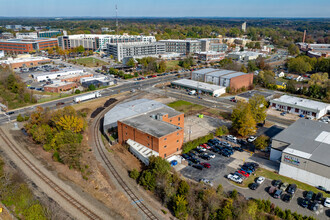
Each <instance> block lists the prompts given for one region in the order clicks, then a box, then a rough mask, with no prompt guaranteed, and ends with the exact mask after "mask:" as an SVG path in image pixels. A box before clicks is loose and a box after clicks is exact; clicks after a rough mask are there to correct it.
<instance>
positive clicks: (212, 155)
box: [207, 154, 215, 159]
mask: <svg viewBox="0 0 330 220" xmlns="http://www.w3.org/2000/svg"><path fill="white" fill-rule="evenodd" d="M207 155H209V156H210V158H212V159H213V158H215V154H207Z"/></svg>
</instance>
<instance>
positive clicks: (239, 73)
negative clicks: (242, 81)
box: [221, 72, 247, 79]
mask: <svg viewBox="0 0 330 220" xmlns="http://www.w3.org/2000/svg"><path fill="white" fill-rule="evenodd" d="M243 75H247V73H243V72H236V73H229V74H227V75H224V76H221V77H222V78H225V79H231V78H234V77H237V76H243Z"/></svg>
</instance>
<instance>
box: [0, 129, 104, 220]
mask: <svg viewBox="0 0 330 220" xmlns="http://www.w3.org/2000/svg"><path fill="white" fill-rule="evenodd" d="M0 137H1V139H2V140H3V143H6V145H7V146H8V147H9V148H10V149H11V150H12V151H13V152H14V154H15V155H16V156H17V157H18V158H19V159H20V160H21V161H22V162H23V163H24V164H25V165H26V166H27V167H28V168H29V169H30V170H31V171H32V172H33V173H35V174H36V175H37V176H38V177H39V178H40V179H41V180H42V181H44V182H45V183H46V184H47V185H48V186H49V187H51V188H52V189H53V190H54V191H56V192H57V193H58V195H60V196H61V197H62V198H64V199H65V200H66V201H67V202H69V203H70V204H71V205H72V206H74V207H75V208H76V209H77V210H79V211H80V212H81V213H82V214H83V215H84V216H86V218H88V219H93V220H94V219H95V220H98V219H102V218H100V217H99V216H98V215H97V214H96V213H94V212H93V211H91V210H90V209H89V208H87V207H86V206H85V205H83V204H81V203H80V202H79V201H78V200H77V199H75V198H74V197H72V196H71V195H70V194H68V193H67V192H66V191H65V190H64V189H62V188H61V187H60V186H58V185H57V184H56V183H55V182H54V181H52V180H51V179H50V178H48V177H47V176H46V175H45V174H44V173H43V172H42V171H41V170H40V169H38V167H36V166H35V165H34V164H33V163H32V162H31V161H30V160H29V159H28V158H27V157H26V156H25V155H24V154H23V153H22V152H21V150H20V149H18V148H17V147H16V144H14V143H13V142H12V141H11V140H10V139H9V138H8V137H7V136H6V134H5V133H4V132H3V130H2V128H0Z"/></svg>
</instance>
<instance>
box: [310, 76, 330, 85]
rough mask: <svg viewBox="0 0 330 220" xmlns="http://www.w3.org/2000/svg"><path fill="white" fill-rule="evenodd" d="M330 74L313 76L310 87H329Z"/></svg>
mask: <svg viewBox="0 0 330 220" xmlns="http://www.w3.org/2000/svg"><path fill="white" fill-rule="evenodd" d="M328 84H329V74H328V73H315V74H313V75H311V79H310V80H309V81H308V85H310V86H312V85H318V86H321V87H325V86H328Z"/></svg>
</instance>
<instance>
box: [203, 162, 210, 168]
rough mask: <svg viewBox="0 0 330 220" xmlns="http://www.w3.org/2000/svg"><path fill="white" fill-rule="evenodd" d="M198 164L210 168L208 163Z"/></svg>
mask: <svg viewBox="0 0 330 220" xmlns="http://www.w3.org/2000/svg"><path fill="white" fill-rule="evenodd" d="M200 165H202V166H203V167H205V168H211V164H209V163H200Z"/></svg>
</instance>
